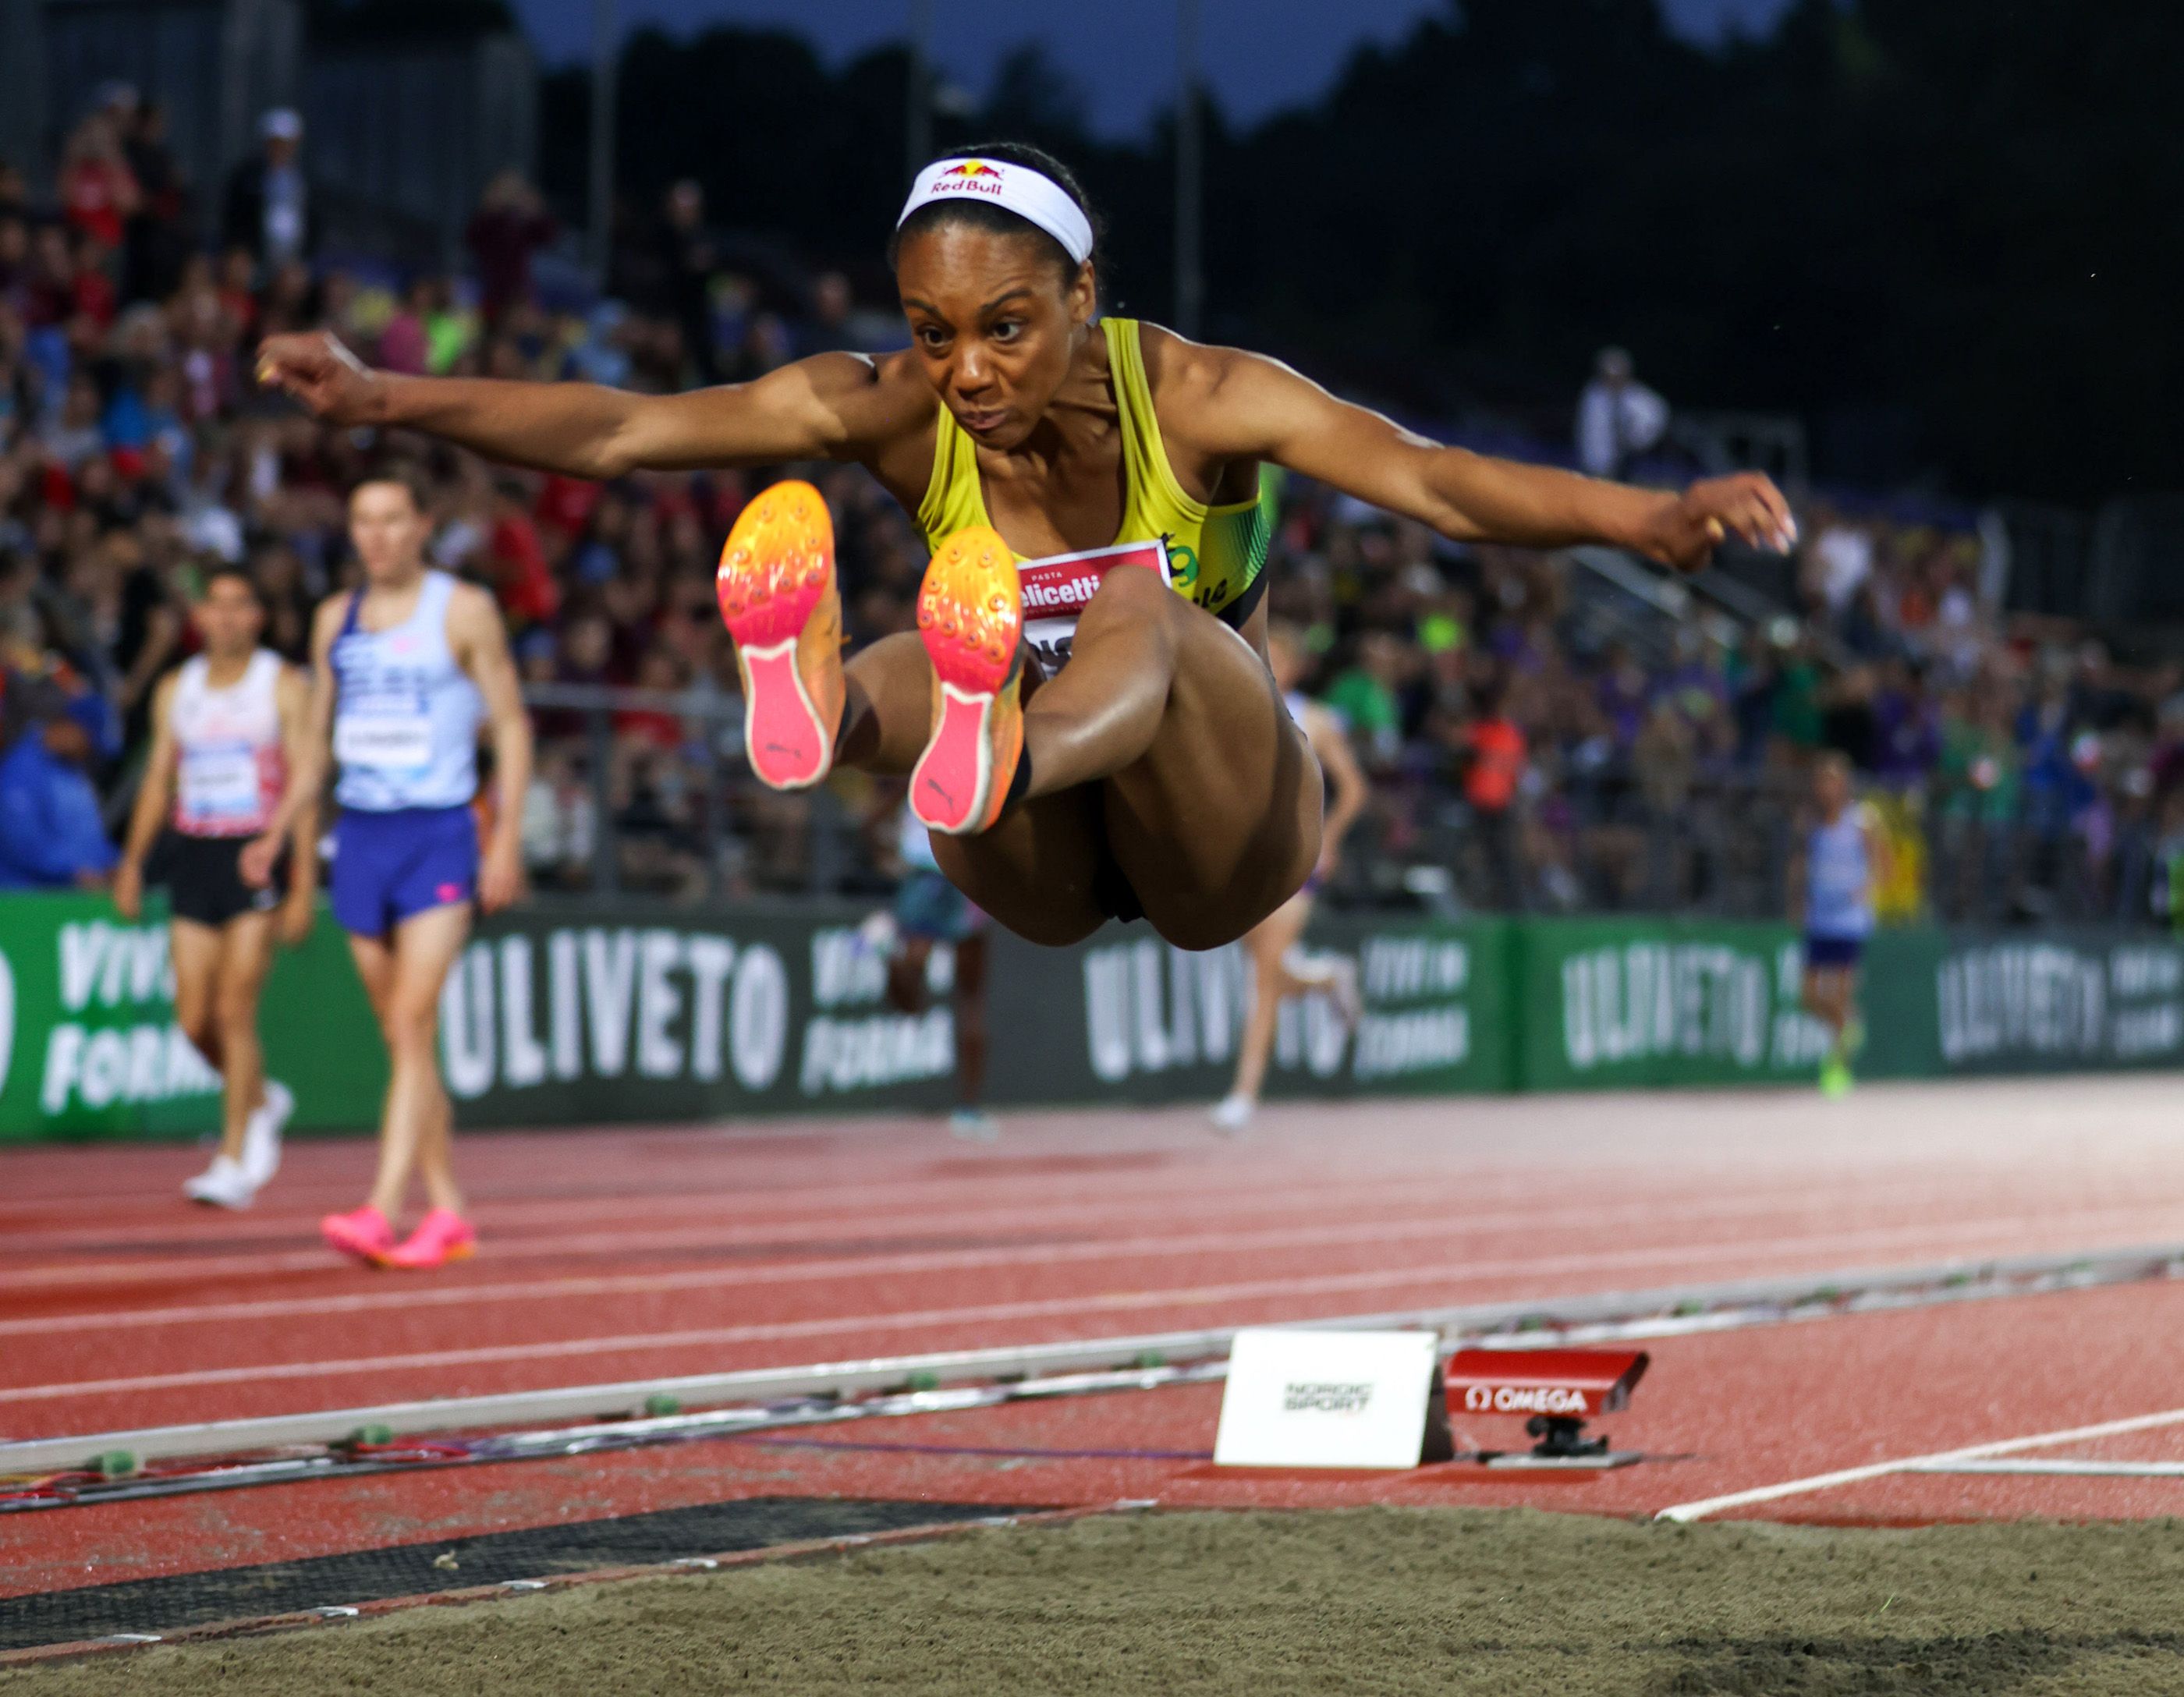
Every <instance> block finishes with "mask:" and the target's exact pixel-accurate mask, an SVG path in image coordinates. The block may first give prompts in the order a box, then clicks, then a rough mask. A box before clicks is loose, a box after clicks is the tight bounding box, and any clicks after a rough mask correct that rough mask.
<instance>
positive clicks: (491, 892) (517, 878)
mask: <svg viewBox="0 0 2184 1697" xmlns="http://www.w3.org/2000/svg"><path fill="white" fill-rule="evenodd" d="M522 899H523V848H522V845H521V843H517V842H516V841H515V840H514V839H512V838H510V837H496V838H494V839H493V844H492V846H491V847H490V848H488V849H487V850H486V851H485V864H484V865H482V866H480V867H479V868H478V905H479V906H480V907H482V908H483V909H484V910H486V911H487V913H499V911H500V910H502V909H503V908H504V907H510V906H513V905H514V904H515V903H517V902H519V901H521V900H522Z"/></svg>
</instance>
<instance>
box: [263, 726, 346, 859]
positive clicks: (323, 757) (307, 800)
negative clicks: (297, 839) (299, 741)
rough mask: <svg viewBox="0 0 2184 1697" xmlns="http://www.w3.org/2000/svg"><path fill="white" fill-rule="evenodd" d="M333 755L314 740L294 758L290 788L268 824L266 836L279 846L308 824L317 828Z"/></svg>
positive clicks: (290, 764)
mask: <svg viewBox="0 0 2184 1697" xmlns="http://www.w3.org/2000/svg"><path fill="white" fill-rule="evenodd" d="M332 752H333V751H332V750H331V749H330V748H327V747H326V744H325V743H323V742H322V741H321V740H320V738H318V737H312V738H310V739H309V741H308V742H306V743H304V745H303V747H302V748H299V749H298V750H297V752H296V753H295V754H294V755H293V756H292V757H291V759H290V760H289V763H288V783H287V788H285V789H283V790H282V791H281V801H280V804H279V805H278V806H276V808H275V809H274V810H273V817H272V818H271V819H270V821H267V823H266V826H265V832H264V834H265V836H267V837H272V838H273V839H274V840H275V841H276V842H278V841H279V840H280V839H281V838H282V837H292V835H293V833H294V832H297V831H298V829H300V828H301V827H302V826H304V823H305V821H307V820H308V821H310V822H311V823H312V824H313V825H314V826H315V824H316V821H317V818H318V811H319V797H320V794H321V793H323V792H324V791H325V789H326V768H327V767H328V765H330V764H331V759H332Z"/></svg>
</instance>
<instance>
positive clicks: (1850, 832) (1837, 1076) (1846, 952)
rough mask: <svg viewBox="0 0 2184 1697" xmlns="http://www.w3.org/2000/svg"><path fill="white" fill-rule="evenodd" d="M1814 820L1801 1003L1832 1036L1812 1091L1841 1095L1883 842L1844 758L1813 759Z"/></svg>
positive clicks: (1854, 1039) (1859, 1033)
mask: <svg viewBox="0 0 2184 1697" xmlns="http://www.w3.org/2000/svg"><path fill="white" fill-rule="evenodd" d="M1813 801H1814V806H1815V807H1816V808H1817V809H1818V810H1819V823H1818V824H1816V825H1814V827H1813V829H1812V832H1811V834H1810V835H1809V836H1808V837H1807V838H1806V840H1805V900H1804V921H1805V984H1804V991H1805V1008H1806V1011H1808V1013H1810V1014H1811V1015H1813V1016H1814V1018H1815V1019H1818V1020H1819V1021H1821V1022H1822V1023H1824V1024H1825V1025H1826V1026H1827V1027H1828V1028H1829V1030H1830V1032H1833V1033H1834V1039H1835V1040H1834V1042H1833V1043H1832V1044H1830V1048H1829V1049H1828V1054H1827V1059H1826V1060H1824V1061H1823V1062H1822V1063H1821V1065H1820V1088H1821V1089H1822V1090H1823V1091H1824V1092H1825V1093H1827V1094H1828V1095H1830V1096H1842V1095H1847V1093H1849V1091H1850V1088H1851V1073H1850V1060H1851V1056H1852V1054H1853V1053H1854V1052H1855V1051H1856V1049H1858V1045H1859V1043H1861V1042H1862V1041H1863V1040H1864V1028H1863V1025H1862V1022H1861V1021H1859V1019H1858V962H1859V960H1861V959H1862V958H1863V956H1864V953H1865V939H1866V938H1867V937H1868V936H1869V935H1870V934H1871V933H1872V931H1873V893H1874V889H1875V886H1876V885H1877V884H1878V883H1879V882H1880V876H1881V867H1882V864H1883V859H1884V857H1885V855H1886V852H1887V849H1886V844H1885V843H1883V841H1882V840H1881V838H1880V833H1879V832H1877V831H1876V830H1875V827H1874V823H1873V819H1872V815H1871V814H1870V813H1869V810H1867V809H1866V808H1864V806H1862V805H1860V804H1858V803H1857V802H1856V801H1854V800H1853V798H1852V794H1851V767H1850V762H1849V761H1848V760H1847V759H1844V758H1843V757H1842V756H1841V754H1823V755H1822V756H1821V757H1820V761H1819V766H1818V767H1817V768H1815V770H1814V774H1813Z"/></svg>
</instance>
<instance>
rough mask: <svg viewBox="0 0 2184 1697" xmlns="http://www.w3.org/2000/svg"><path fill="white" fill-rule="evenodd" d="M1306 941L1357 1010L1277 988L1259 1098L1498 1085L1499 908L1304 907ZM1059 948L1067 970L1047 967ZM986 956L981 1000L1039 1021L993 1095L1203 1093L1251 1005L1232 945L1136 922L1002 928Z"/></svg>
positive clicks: (1503, 984)
mask: <svg viewBox="0 0 2184 1697" xmlns="http://www.w3.org/2000/svg"><path fill="white" fill-rule="evenodd" d="M1309 941H1310V946H1311V947H1312V948H1313V949H1331V950H1334V951H1335V952H1337V953H1340V954H1346V955H1347V956H1348V957H1349V958H1350V959H1351V960H1352V961H1354V962H1355V963H1356V965H1357V973H1358V988H1359V991H1360V993H1361V995H1362V1000H1363V1004H1364V1010H1363V1015H1362V1018H1361V1019H1360V1020H1359V1021H1358V1025H1357V1030H1356V1031H1355V1032H1346V1030H1345V1029H1344V1028H1343V1025H1342V1022H1341V1020H1340V1017H1339V1016H1338V1015H1337V1013H1336V1010H1335V1009H1334V1004H1333V1002H1332V1000H1331V999H1330V998H1329V997H1328V996H1327V995H1325V994H1323V993H1313V994H1309V995H1305V996H1299V997H1295V998H1294V999H1290V1000H1288V1001H1285V1002H1284V1003H1283V1004H1282V1006H1281V1008H1280V1010H1279V1014H1278V1015H1277V1018H1276V1023H1275V1027H1274V1032H1275V1035H1274V1049H1273V1056H1272V1059H1271V1060H1270V1062H1269V1065H1268V1071H1267V1086H1266V1093H1267V1094H1268V1096H1270V1097H1277V1098H1279V1097H1284V1096H1348V1095H1357V1094H1368V1093H1369V1094H1390V1093H1429V1094H1430V1093H1449V1092H1462V1091H1482V1090H1502V1089H1507V1088H1508V1087H1509V1082H1510V1071H1509V1060H1510V1057H1509V1051H1508V1044H1507V1032H1508V1028H1509V1018H1508V1007H1507V988H1508V974H1507V966H1506V960H1505V956H1506V951H1507V942H1508V927H1507V926H1506V925H1504V924H1503V923H1502V921H1498V920H1481V921H1469V922H1466V923H1461V924H1457V923H1451V922H1448V921H1436V920H1430V919H1420V918H1416V917H1395V918H1390V919H1389V920H1387V921H1372V920H1367V919H1362V918H1358V917H1356V916H1350V915H1329V916H1326V917H1323V918H1322V919H1319V920H1318V921H1315V923H1314V924H1313V926H1312V933H1311V937H1310V939H1309ZM1057 959H1059V960H1062V961H1063V962H1064V963H1066V969H1067V970H1065V971H1063V972H1061V973H1059V974H1057V973H1056V971H1054V963H1055V962H1056V960H1057ZM997 966H998V971H997V975H996V982H995V988H996V991H997V994H996V997H995V1007H996V1008H997V1009H1010V1010H1017V1009H1020V1008H1025V1007H1036V1008H1037V1009H1038V1010H1039V1018H1038V1019H1037V1020H1036V1021H1035V1022H1034V1024H1033V1025H1031V1026H1030V1027H1028V1029H1033V1030H1037V1031H1038V1032H1041V1033H1042V1034H1046V1033H1051V1040H1049V1041H1043V1042H1041V1043H1039V1044H1037V1045H1030V1044H1027V1045H1024V1046H1023V1047H1022V1049H1021V1050H1020V1052H1019V1054H1018V1055H1017V1065H1016V1067H1015V1069H1014V1076H1013V1077H1011V1079H1010V1080H1009V1085H1010V1088H1009V1089H1008V1091H1007V1092H1006V1095H1004V1096H1003V1098H1002V1099H1021V1100H1023V1101H1038V1100H1047V1101H1054V1100H1065V1101H1086V1102H1090V1101H1116V1100H1122V1101H1135V1102H1173V1101H1190V1100H1202V1101H1209V1102H1210V1101H1212V1100H1214V1099H1217V1098H1218V1097H1220V1096H1221V1095H1222V1094H1223V1093H1225V1092H1226V1091H1227V1089H1228V1088H1229V1081H1230V1079H1231V1077H1232V1076H1233V1075H1234V1070H1235V1064H1236V1042H1237V1038H1238V1037H1239V1035H1240V1031H1241V1028H1242V1024H1243V1020H1244V1016H1245V1010H1246V1008H1247V1007H1248V1005H1249V994H1250V992H1249V981H1250V963H1249V961H1248V960H1247V959H1246V958H1245V952H1244V949H1243V948H1242V946H1241V945H1240V944H1233V943H1232V944H1230V945H1229V947H1227V948H1224V949H1209V950H1207V951H1206V952H1205V953H1203V954H1193V953H1189V952H1186V951H1185V950H1183V949H1175V948H1172V947H1170V946H1169V945H1168V944H1167V943H1163V942H1162V941H1161V939H1160V938H1157V937H1155V936H1153V935H1151V933H1150V932H1143V931H1128V930H1123V929H1119V928H1110V929H1108V930H1106V931H1103V932H1100V933H1098V934H1097V935H1096V936H1095V937H1094V938H1092V939H1091V940H1090V941H1089V943H1084V944H1081V945H1079V946H1078V948H1077V949H1071V950H1067V951H1055V950H1050V949H1033V948H1032V947H1031V946H1030V945H1028V944H1026V943H1017V942H1016V941H1015V940H1014V939H1012V938H1011V939H1005V940H1004V943H1003V947H1002V953H1001V954H1000V957H999V960H998V962H997ZM1071 1032H1081V1033H1082V1042H1083V1047H1082V1049H1081V1051H1079V1052H1078V1053H1076V1054H1067V1053H1065V1052H1064V1049H1063V1048H1062V1043H1061V1039H1062V1038H1063V1036H1064V1034H1066V1033H1071ZM995 1082H996V1084H997V1085H999V1084H1000V1083H1001V1082H1002V1079H1001V1077H1000V1073H999V1072H998V1071H997V1073H996V1077H995ZM1057 1084H1060V1085H1062V1086H1063V1087H1064V1089H1065V1090H1066V1093H1057V1090H1056V1086H1057Z"/></svg>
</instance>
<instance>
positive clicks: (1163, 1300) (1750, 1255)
mask: <svg viewBox="0 0 2184 1697" xmlns="http://www.w3.org/2000/svg"><path fill="white" fill-rule="evenodd" d="M2010 1223H2012V1224H2014V1225H2015V1226H2016V1227H2018V1228H2019V1229H2020V1230H2021V1228H2022V1224H2023V1222H2010ZM1985 1229H1986V1230H1987V1231H1988V1232H1992V1230H1993V1227H1987V1228H1985ZM1944 1235H1946V1234H1944ZM1958 1235H1963V1234H1962V1233H1958ZM1935 1236H1936V1234H1935V1233H1933V1232H1901V1231H1899V1232H1846V1233H1841V1234H1838V1235H1834V1236H1829V1237H1820V1238H1792V1239H1784V1240H1779V1241H1777V1242H1776V1243H1775V1244H1770V1245H1765V1246H1761V1247H1759V1248H1758V1249H1755V1247H1754V1246H1753V1245H1751V1244H1711V1245H1699V1246H1697V1247H1693V1248H1687V1249H1685V1248H1675V1247H1673V1246H1666V1245H1664V1246H1661V1247H1658V1248H1654V1249H1635V1250H1625V1251H1618V1252H1612V1253H1610V1254H1607V1255H1597V1256H1583V1257H1577V1256H1573V1257H1568V1258H1567V1259H1568V1260H1569V1261H1570V1262H1571V1263H1572V1264H1573V1266H1572V1268H1571V1269H1570V1270H1574V1271H1599V1270H1602V1269H1605V1268H1607V1267H1610V1266H1646V1265H1649V1264H1657V1263H1661V1262H1667V1263H1669V1264H1670V1265H1671V1266H1689V1265H1697V1264H1703V1263H1707V1262H1721V1261H1731V1262H1740V1261H1741V1262H1744V1263H1746V1264H1747V1266H1749V1267H1750V1268H1751V1270H1752V1272H1751V1276H1753V1277H1757V1276H1759V1275H1760V1274H1761V1273H1763V1272H1765V1271H1769V1268H1771V1267H1775V1266H1780V1262H1782V1261H1784V1260H1791V1259H1793V1258H1794V1257H1795V1256H1797V1255H1825V1256H1827V1257H1829V1258H1830V1265H1835V1264H1836V1262H1835V1258H1836V1256H1838V1255H1841V1253H1842V1252H1843V1251H1845V1250H1855V1249H1861V1248H1874V1247H1886V1246H1888V1245H1889V1244H1900V1243H1901V1242H1902V1241H1903V1239H1904V1238H1907V1237H1908V1238H1911V1239H1912V1240H1913V1241H1914V1243H1917V1244H1920V1245H1925V1244H1931V1243H1932V1242H1933V1241H1934V1239H1935ZM2077 1247H2078V1246H2077V1245H2075V1244H2072V1245H2070V1249H2073V1250H2075V1249H2076V1248H2077ZM2009 1249H2010V1251H2012V1252H2016V1253H2027V1252H2030V1251H2029V1250H2028V1249H2027V1246H2026V1245H2025V1243H2024V1242H2023V1240H2022V1238H2020V1239H2019V1240H2018V1241H2016V1242H2014V1243H2012V1244H2009ZM1770 1258H1771V1259H1770ZM1502 1266H1503V1268H1504V1270H1505V1271H1507V1273H1508V1274H1509V1275H1511V1276H1527V1275H1530V1274H1535V1273H1538V1272H1542V1271H1554V1270H1556V1267H1557V1264H1556V1263H1555V1262H1554V1261H1553V1260H1547V1259H1545V1258H1535V1259H1529V1260H1517V1261H1511V1262H1507V1263H1504V1264H1502ZM1781 1271H1782V1273H1783V1275H1784V1276H1786V1277H1794V1276H1795V1273H1796V1271H1797V1269H1796V1268H1794V1267H1783V1268H1781ZM1479 1276H1480V1264H1479V1262H1477V1261H1475V1260H1471V1261H1457V1262H1451V1263H1446V1264H1444V1265H1441V1266H1427V1267H1407V1268H1401V1267H1398V1268H1385V1269H1376V1270H1372V1271H1361V1272H1351V1273H1332V1274H1321V1275H1318V1276H1317V1277H1304V1278H1285V1279H1258V1280H1252V1281H1249V1282H1240V1283H1234V1284H1220V1285H1200V1286H1195V1287H1183V1288H1167V1289H1162V1290H1129V1291H1110V1292H1106V1293H1103V1294H1089V1295H1084V1296H1070V1297H1056V1298H1047V1299H1039V1300H1034V1301H1023V1302H1012V1303H1000V1304H995V1305H984V1306H976V1307H967V1308H939V1309H922V1310H911V1311H908V1312H899V1313H892V1314H889V1313H882V1314H858V1315H835V1316H818V1317H815V1318H811V1319H806V1320H788V1321H767V1322H763V1323H758V1324H752V1325H746V1326H730V1327H708V1328H705V1329H704V1330H698V1331H689V1332H660V1333H646V1334H643V1335H639V1336H634V1337H632V1336H628V1335H617V1336H612V1337H596V1338H559V1339H554V1340H550V1341H543V1342H539V1343H533V1344H499V1345H493V1346H490V1347H482V1348H476V1349H442V1350H426V1351H418V1352H415V1353H412V1354H408V1355H382V1356H372V1357H367V1358H363V1359H357V1358H354V1357H352V1358H348V1359H343V1360H331V1361H286V1362H270V1363H266V1364H264V1365H261V1366H233V1367H204V1368H197V1369H193V1370H191V1371H188V1372H176V1373H148V1374H143V1375H139V1376H136V1377H129V1378H114V1379H90V1380H81V1381H77V1382H75V1383H66V1384H42V1385H19V1386H13V1387H7V1388H0V1403H11V1402H42V1401H50V1400H53V1399H58V1398H64V1397H71V1396H98V1395H107V1394H122V1393H133V1392H140V1391H152V1390H168V1389H187V1388H191V1387H194V1386H202V1385H221V1384H238V1383H256V1382H257V1381H259V1380H264V1379H290V1378H311V1377H319V1376H320V1375H329V1376H330V1375H334V1374H346V1373H370V1372H386V1371H389V1370H392V1369H395V1368H409V1367H439V1366H471V1365H474V1364H476V1363H480V1362H488V1361H521V1360H545V1359H548V1358H550V1357H560V1356H574V1355H617V1354H622V1353H627V1352H628V1351H632V1350H640V1349H680V1348H685V1347H697V1346H700V1345H717V1344H751V1343H765V1342H772V1341H775V1340H777V1339H781V1338H813V1337H827V1336H831V1335H833V1334H835V1333H844V1332H849V1333H854V1332H859V1331H866V1330H877V1329H902V1328H908V1327H921V1326H948V1325H958V1324H972V1323H983V1322H985V1321H994V1320H1019V1319H1034V1318H1044V1317H1046V1316H1053V1315H1061V1314H1083V1313H1116V1312H1128V1311H1134V1310H1144V1309H1161V1308H1188V1307H1190V1306H1193V1305H1200V1304H1206V1303H1214V1302H1230V1301H1240V1300H1251V1299H1259V1298H1268V1297H1277V1296H1312V1295H1333V1294H1338V1293H1341V1292H1346V1291H1353V1290H1386V1289H1393V1288H1399V1287H1401V1286H1405V1285H1416V1286H1425V1285H1440V1286H1441V1287H1443V1288H1462V1287H1463V1285H1465V1284H1466V1283H1468V1282H1474V1281H1476V1280H1477V1279H1478V1278H1479ZM1826 1276H1827V1273H1826V1271H1825V1269H1822V1270H1816V1271H1814V1277H1815V1278H1825V1277H1826ZM1563 1294H1583V1293H1563ZM1547 1300H1552V1298H1549V1299H1547Z"/></svg>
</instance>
